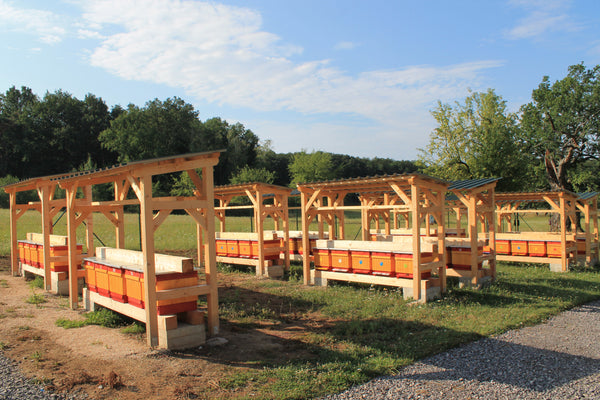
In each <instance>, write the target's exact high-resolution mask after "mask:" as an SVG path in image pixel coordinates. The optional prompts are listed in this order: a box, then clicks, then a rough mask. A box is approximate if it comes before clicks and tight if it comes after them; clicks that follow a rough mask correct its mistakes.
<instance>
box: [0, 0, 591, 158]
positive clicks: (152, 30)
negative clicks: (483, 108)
mask: <svg viewBox="0 0 600 400" xmlns="http://www.w3.org/2000/svg"><path fill="white" fill-rule="evenodd" d="M0 49H1V50H0V54H1V57H2V62H1V63H0V92H4V91H6V90H7V89H8V88H10V87H11V86H13V85H14V86H17V87H20V86H27V87H30V88H31V89H33V91H34V92H35V93H37V94H38V95H40V96H43V95H44V94H45V93H46V92H47V91H50V92H54V91H56V90H58V89H62V90H64V91H67V92H69V93H71V94H73V95H74V96H76V97H78V98H80V99H83V98H84V96H85V95H86V94H87V93H93V94H94V95H96V96H99V97H101V98H103V99H104V100H105V101H106V103H107V104H108V105H109V106H111V107H112V106H113V105H116V104H120V105H122V106H126V105H127V104H129V103H133V104H136V105H139V106H143V105H144V104H145V103H146V102H147V101H149V100H153V99H155V98H158V99H161V100H164V99H166V98H168V97H173V96H178V97H181V98H183V99H184V100H185V101H186V102H188V103H191V104H193V105H194V106H195V108H196V109H197V110H198V111H199V113H200V118H201V119H202V120H206V119H208V118H212V117H221V118H223V119H226V120H227V121H229V122H231V123H235V122H241V123H242V124H244V125H245V126H246V127H247V128H249V129H251V130H252V131H253V132H254V133H255V134H257V135H258V137H259V138H260V139H261V140H262V141H266V140H270V141H271V146H272V148H273V149H274V150H275V151H277V152H294V151H300V150H303V149H304V150H307V151H309V152H310V151H313V150H323V151H329V152H334V153H342V154H350V155H354V156H360V157H369V158H372V157H389V158H393V159H397V160H406V159H416V158H417V155H418V148H424V147H425V146H426V144H427V142H428V138H429V133H430V132H431V131H432V129H433V128H434V127H435V121H434V120H433V118H432V117H431V114H430V110H431V109H433V108H434V107H435V106H436V104H437V102H438V101H442V102H444V103H452V102H454V101H461V100H463V99H464V98H465V97H466V96H468V94H469V90H473V91H484V90H487V89H488V88H493V89H494V90H495V91H496V93H497V94H499V95H501V96H502V97H503V98H504V99H505V100H506V101H507V103H508V106H509V108H510V109H511V110H513V111H516V110H517V109H518V108H519V106H520V105H521V104H524V103H527V102H528V101H530V96H531V91H532V90H533V89H534V88H536V87H537V86H538V85H539V83H540V82H541V80H542V77H543V76H544V75H548V76H550V78H551V80H552V81H554V80H558V79H562V78H563V77H564V76H565V75H566V73H567V68H568V66H569V65H572V64H577V63H580V62H584V63H585V65H586V66H588V67H592V66H594V65H596V64H600V1H598V0H579V1H566V0H503V1H500V0H499V1H481V0H479V1H477V0H474V1H466V0H465V1H462V0H457V1H445V0H429V1H402V0H398V1H391V0H388V1H383V0H369V1H366V0H365V1H353V0H345V1H336V0H318V1H313V0H302V1H293V0H289V1H288V0H284V1H282V0H246V1H241V0H240V1H238V0H224V1H208V2H207V1H191V0H127V1H122V0H65V1H51V0H44V1H42V0H40V1H33V0H31V1H29V0H19V1H12V0H0Z"/></svg>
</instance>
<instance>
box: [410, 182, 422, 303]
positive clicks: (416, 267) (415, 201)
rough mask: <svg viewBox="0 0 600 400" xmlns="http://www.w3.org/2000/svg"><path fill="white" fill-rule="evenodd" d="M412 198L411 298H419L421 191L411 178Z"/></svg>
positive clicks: (416, 299) (417, 299) (418, 299)
mask: <svg viewBox="0 0 600 400" xmlns="http://www.w3.org/2000/svg"><path fill="white" fill-rule="evenodd" d="M410 188H411V200H412V207H411V208H412V210H411V212H412V239H413V240H412V241H413V243H412V252H413V255H412V256H413V258H412V259H413V299H414V300H415V301H420V300H421V202H420V196H421V191H420V190H419V187H418V186H417V185H415V182H414V180H411V185H410Z"/></svg>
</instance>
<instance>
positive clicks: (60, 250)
mask: <svg viewBox="0 0 600 400" xmlns="http://www.w3.org/2000/svg"><path fill="white" fill-rule="evenodd" d="M49 242H50V258H51V259H53V258H57V257H61V260H60V261H50V270H51V271H52V272H68V271H69V261H68V258H67V256H68V254H69V246H68V245H67V237H66V236H60V235H49ZM17 247H18V249H19V261H20V262H21V263H22V264H25V265H29V266H32V267H35V268H40V269H44V237H43V235H42V234H41V233H32V232H28V233H27V240H19V241H17ZM82 250H83V246H82V245H81V244H78V245H77V254H78V255H80V254H81V253H82ZM78 268H81V266H78Z"/></svg>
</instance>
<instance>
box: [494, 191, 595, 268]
mask: <svg viewBox="0 0 600 400" xmlns="http://www.w3.org/2000/svg"><path fill="white" fill-rule="evenodd" d="M577 200H578V196H577V195H576V194H575V193H572V192H568V191H556V192H532V193H496V196H495V202H496V218H497V223H496V224H497V226H498V230H499V233H498V234H497V235H496V259H497V260H500V261H514V262H527V263H547V264H549V265H550V269H551V270H553V271H567V270H568V269H569V264H570V263H571V262H574V261H575V259H576V255H577V242H576V233H575V232H576V218H577V214H576V211H577V207H578V205H577ZM531 203H541V204H544V203H545V204H546V205H547V206H548V207H547V208H524V207H522V206H523V205H527V204H531ZM583 207H584V208H585V206H583ZM527 214H545V215H547V216H548V217H549V218H550V216H551V215H552V214H555V215H557V216H558V220H559V226H558V232H551V231H550V228H549V229H548V231H542V232H540V231H535V232H522V231H521V232H520V231H517V230H516V229H515V230H513V225H514V224H513V222H517V221H518V218H519V215H527ZM503 221H505V222H506V226H507V229H506V232H500V231H501V230H502V226H503V224H502V223H503Z"/></svg>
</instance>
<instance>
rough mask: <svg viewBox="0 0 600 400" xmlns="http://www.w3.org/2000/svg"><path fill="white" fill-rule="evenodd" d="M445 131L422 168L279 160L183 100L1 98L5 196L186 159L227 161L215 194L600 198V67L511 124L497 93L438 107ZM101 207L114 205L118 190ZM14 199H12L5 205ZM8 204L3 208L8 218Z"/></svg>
mask: <svg viewBox="0 0 600 400" xmlns="http://www.w3.org/2000/svg"><path fill="white" fill-rule="evenodd" d="M431 113H432V115H433V117H434V118H435V120H436V122H437V126H436V128H435V129H434V130H433V131H432V132H431V133H430V136H429V142H428V144H427V146H426V147H425V148H424V149H419V156H418V160H415V161H397V160H392V159H388V158H360V157H354V156H350V155H343V154H333V153H328V152H322V151H312V152H307V151H306V150H300V151H298V152H294V153H276V152H275V151H273V150H272V148H271V143H270V141H268V140H265V141H261V140H260V139H259V137H258V136H257V135H256V134H255V133H254V132H252V131H251V130H250V129H247V128H246V127H244V125H242V124H241V123H233V124H232V123H229V122H227V121H225V120H222V119H221V118H218V117H216V118H210V119H207V120H205V121H201V120H200V119H199V112H198V111H197V110H195V109H194V107H193V106H192V105H191V104H188V103H186V102H185V101H183V100H182V99H180V98H177V97H174V98H168V99H166V100H164V101H161V100H158V99H155V100H152V101H148V102H147V103H146V104H145V105H144V106H143V107H140V106H137V105H133V104H130V105H128V106H127V108H123V107H121V106H120V105H116V106H113V107H112V108H109V107H108V106H107V104H106V103H105V102H104V101H103V100H102V99H101V98H99V97H97V96H95V95H93V94H88V95H86V96H85V98H84V99H83V100H79V99H77V98H75V97H74V96H72V95H71V94H69V93H67V92H64V91H62V90H58V91H56V92H54V93H50V92H48V93H46V94H45V95H44V96H43V97H39V96H37V95H36V94H35V93H33V92H32V90H31V89H30V88H27V87H21V88H20V89H17V88H15V87H11V88H10V89H8V90H7V91H6V92H5V93H3V94H0V157H1V158H0V186H2V185H4V184H7V183H12V182H15V181H18V180H21V179H26V178H31V177H36V176H46V175H52V174H59V173H66V172H71V171H77V170H89V169H94V168H100V167H109V166H111V165H114V164H117V163H127V162H131V161H136V160H143V159H151V158H157V157H164V156H171V155H177V154H184V153H193V152H202V151H213V150H225V151H224V152H223V153H222V155H221V157H220V161H219V164H218V165H217V167H216V168H215V184H217V185H224V184H230V183H234V184H235V183H244V182H255V181H259V182H265V183H273V184H277V185H282V186H292V187H294V186H295V184H296V183H298V182H310V181H320V180H330V179H341V178H351V177H364V176H374V175H385V174H394V173H410V172H423V173H426V174H428V175H432V176H436V177H439V178H443V179H447V180H460V179H477V178H489V177H498V178H502V179H501V180H500V181H499V183H498V190H499V191H532V190H549V189H552V190H570V191H575V192H578V191H598V190H600V175H599V174H598V172H599V167H600V165H599V159H600V143H599V136H598V135H599V133H598V132H599V128H600V66H598V65H597V66H595V67H594V68H591V69H587V68H586V67H585V66H584V65H583V63H582V64H576V65H572V66H570V67H569V69H568V75H567V76H566V77H564V78H563V79H561V80H557V81H555V82H551V81H550V78H549V77H547V76H546V77H544V78H543V79H542V82H541V83H540V84H539V86H538V87H537V88H535V89H534V90H533V91H532V100H531V102H529V103H527V104H525V105H523V106H521V107H520V108H519V109H518V110H517V111H514V112H509V111H508V109H507V105H506V101H505V100H504V99H502V97H501V96H500V95H498V94H496V93H495V91H494V90H493V89H488V90H487V91H485V92H474V93H471V94H470V95H469V96H467V97H466V98H465V99H464V101H463V102H455V103H454V104H446V103H442V102H438V104H437V106H436V107H435V108H434V109H433V110H432V111H431ZM96 190H97V191H98V193H96V195H95V197H97V196H100V198H104V197H107V198H108V197H110V196H111V195H112V192H111V188H110V187H109V186H108V185H107V187H106V188H104V189H103V188H98V189H96ZM153 190H154V192H155V193H157V194H161V195H188V194H190V193H191V192H192V190H193V186H192V183H191V182H190V181H189V179H188V178H187V175H186V174H180V175H170V176H166V177H161V178H160V179H157V180H156V182H154V188H153ZM1 195H2V194H1V193H0V196H1ZM5 203H6V199H4V200H2V198H0V206H6V204H5Z"/></svg>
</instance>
